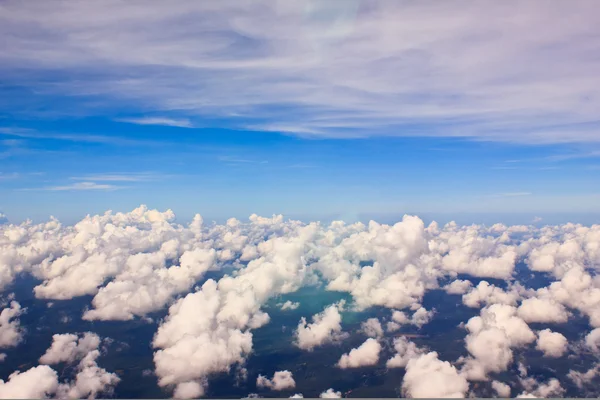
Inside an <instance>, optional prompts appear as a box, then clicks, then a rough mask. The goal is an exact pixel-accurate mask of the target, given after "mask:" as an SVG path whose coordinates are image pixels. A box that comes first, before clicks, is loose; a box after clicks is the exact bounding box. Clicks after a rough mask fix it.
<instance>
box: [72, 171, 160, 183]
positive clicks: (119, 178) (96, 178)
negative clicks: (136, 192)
mask: <svg viewBox="0 0 600 400" xmlns="http://www.w3.org/2000/svg"><path fill="white" fill-rule="evenodd" d="M160 177H162V176H161V175H159V174H153V173H125V174H123V173H111V174H92V175H86V176H73V177H71V178H69V179H71V180H75V181H88V182H89V181H92V182H144V181H150V180H155V179H157V178H160Z"/></svg>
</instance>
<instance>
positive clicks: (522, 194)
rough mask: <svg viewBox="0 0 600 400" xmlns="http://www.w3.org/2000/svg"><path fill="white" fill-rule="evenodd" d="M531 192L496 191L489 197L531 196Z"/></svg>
mask: <svg viewBox="0 0 600 400" xmlns="http://www.w3.org/2000/svg"><path fill="white" fill-rule="evenodd" d="M532 194H533V193H531V192H505V193H496V194H492V195H490V196H489V197H522V196H531V195H532Z"/></svg>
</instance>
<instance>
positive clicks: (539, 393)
mask: <svg viewBox="0 0 600 400" xmlns="http://www.w3.org/2000/svg"><path fill="white" fill-rule="evenodd" d="M521 384H522V385H523V386H524V387H525V392H523V393H521V394H520V395H518V396H517V397H518V398H528V397H529V398H546V397H561V396H562V395H563V394H564V392H565V390H564V389H563V387H562V386H561V385H560V382H559V381H558V379H556V378H551V379H550V380H548V382H547V383H540V382H537V381H536V380H535V379H533V378H526V379H521Z"/></svg>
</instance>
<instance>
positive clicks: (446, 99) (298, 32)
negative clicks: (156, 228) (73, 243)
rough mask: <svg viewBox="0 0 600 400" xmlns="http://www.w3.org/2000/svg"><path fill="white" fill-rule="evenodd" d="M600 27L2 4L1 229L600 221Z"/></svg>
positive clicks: (331, 6)
mask: <svg viewBox="0 0 600 400" xmlns="http://www.w3.org/2000/svg"><path fill="white" fill-rule="evenodd" d="M599 27H600V14H599V13H598V12H597V2H596V1H595V0H590V1H585V0H577V1H571V2H564V1H552V0H551V1H544V2H542V1H539V0H538V1H528V2H524V1H510V0H509V1H503V2H497V1H480V2H465V1H446V2H443V3H441V2H431V1H419V2H408V1H394V2H389V1H364V0H355V1H353V0H348V1H346V0H344V1H304V2H290V1H283V0H280V1H203V2H198V1H179V2H177V6H176V7H174V6H173V5H172V4H170V3H169V4H167V3H165V2H160V1H132V0H110V1H102V2H100V1H83V0H82V1H78V0H71V1H56V2H42V1H27V2H22V1H10V0H8V1H3V2H1V3H0V35H2V37H3V39H4V40H2V41H1V43H0V212H1V213H4V214H6V216H7V217H8V219H9V220H10V221H15V222H18V221H22V220H24V219H27V218H31V219H33V220H44V219H47V218H48V217H49V216H50V215H53V216H56V217H58V218H59V219H61V220H63V221H65V222H74V221H76V220H78V219H80V218H81V217H82V216H84V215H86V214H95V213H102V212H104V211H105V210H107V209H112V210H115V211H128V210H131V209H133V208H135V207H137V206H139V205H140V204H147V205H148V206H149V207H151V208H158V209H163V210H164V209H173V210H174V211H175V212H176V214H177V217H178V218H181V219H189V218H191V217H192V216H193V215H194V214H195V213H196V212H199V213H201V214H202V215H203V216H205V218H207V219H214V220H223V219H226V218H228V217H238V218H247V217H248V216H249V215H250V214H252V213H257V214H259V215H272V214H279V213H282V214H284V215H286V216H289V217H294V218H301V219H315V218H320V219H330V218H342V219H344V220H347V221H353V220H362V219H365V218H378V219H382V220H385V219H386V218H387V219H390V218H391V219H393V218H395V217H396V216H401V215H402V214H404V213H415V214H419V215H422V216H424V217H425V219H427V218H435V219H442V220H444V219H445V218H451V219H457V218H459V219H462V222H463V223H469V222H486V223H488V222H489V223H492V222H496V221H502V222H508V223H529V222H533V221H534V220H535V221H536V222H539V221H544V222H550V223H552V222H557V223H558V222H566V221H574V222H584V223H593V222H600V201H598V200H600V185H599V179H598V178H599V175H600V131H599V128H600V116H599V111H598V110H600V107H599V105H600V95H599V89H600V77H599V75H598V72H597V71H600V58H599V57H598V54H600V28H599ZM449 216H451V217H449Z"/></svg>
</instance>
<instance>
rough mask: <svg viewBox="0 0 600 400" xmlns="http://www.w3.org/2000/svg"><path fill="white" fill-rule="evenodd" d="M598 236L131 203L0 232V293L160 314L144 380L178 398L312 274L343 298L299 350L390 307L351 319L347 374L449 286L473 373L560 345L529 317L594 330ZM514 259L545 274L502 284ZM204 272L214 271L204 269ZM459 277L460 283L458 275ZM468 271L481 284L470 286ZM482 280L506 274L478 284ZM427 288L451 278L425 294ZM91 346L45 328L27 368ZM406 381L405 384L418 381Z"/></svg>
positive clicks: (225, 362) (398, 361)
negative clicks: (25, 277)
mask: <svg viewBox="0 0 600 400" xmlns="http://www.w3.org/2000/svg"><path fill="white" fill-rule="evenodd" d="M598 243H600V227H598V226H592V227H584V226H581V225H574V224H566V225H561V226H555V227H543V228H536V227H533V226H519V227H507V226H504V225H499V224H498V225H494V226H492V227H485V226H478V225H472V226H459V225H457V224H455V223H449V224H446V225H444V226H440V225H438V224H437V223H431V224H430V225H429V226H425V224H424V223H423V221H422V220H421V219H419V218H418V217H414V216H405V217H404V218H403V219H402V220H401V221H400V222H398V223H396V224H393V225H385V224H379V223H376V222H374V221H371V222H370V223H368V224H362V223H355V224H345V223H344V222H341V221H335V222H333V223H331V224H329V225H324V224H321V223H318V222H312V223H302V222H299V221H293V220H285V219H284V218H283V217H282V216H273V217H270V218H266V217H260V216H257V215H252V216H250V218H249V220H248V221H247V222H241V221H238V220H236V219H233V218H232V219H229V220H228V221H227V222H226V223H224V224H210V225H208V224H205V223H204V221H203V220H202V217H201V216H200V215H196V216H195V217H194V219H193V220H192V221H191V222H190V223H189V224H186V225H181V224H178V223H176V222H175V216H174V214H173V213H172V212H171V211H169V210H167V211H165V212H160V211H157V210H150V209H148V208H147V207H145V206H141V207H139V208H137V209H135V210H133V211H131V212H129V213H112V212H107V213H105V214H103V215H95V216H87V217H86V218H84V219H83V220H82V221H80V222H78V223H77V224H75V225H73V226H63V225H62V224H61V223H60V222H59V221H57V220H55V219H51V220H50V221H48V222H46V223H41V224H37V225H36V224H32V223H31V222H25V223H23V224H20V225H11V224H4V225H0V285H1V289H3V290H6V289H8V288H10V285H11V284H12V282H13V281H14V279H15V278H16V276H18V275H19V274H31V275H33V276H34V277H35V278H36V279H38V280H39V281H40V283H39V284H38V285H37V286H36V287H35V289H34V294H35V296H36V297H37V298H39V299H45V300H54V299H70V298H73V297H76V296H82V295H93V300H92V302H91V307H90V308H89V309H87V310H86V311H85V312H84V314H83V315H82V317H83V318H84V319H87V320H129V319H133V318H139V317H143V316H146V315H147V314H148V313H150V312H153V311H156V310H160V309H165V308H168V314H167V315H166V317H165V318H164V320H162V321H161V322H160V325H159V327H158V330H157V332H156V334H155V336H154V339H153V342H152V346H153V347H154V349H155V353H154V363H155V366H156V376H157V377H158V381H159V385H160V386H162V387H169V388H170V389H172V390H174V395H175V396H176V397H180V398H186V397H197V396H201V395H202V394H203V393H205V390H206V388H207V385H208V384H209V377H210V376H211V375H212V374H216V373H220V372H227V371H230V370H231V368H232V367H234V366H237V367H241V366H242V365H243V363H244V362H245V361H246V359H247V357H248V355H249V354H251V353H252V350H253V341H252V338H253V334H252V331H253V330H254V329H257V328H259V327H261V326H263V325H264V324H267V323H268V322H269V320H270V316H269V315H268V314H267V313H266V311H265V307H264V306H265V305H266V303H267V302H268V301H269V300H270V299H273V298H277V297H278V296H281V295H284V294H287V293H292V292H294V291H296V290H298V289H299V288H301V287H303V286H305V285H309V284H315V283H320V284H322V285H323V287H324V289H325V290H329V291H337V292H344V293H347V294H348V295H349V301H348V302H347V304H345V303H344V302H340V303H336V304H332V305H330V306H328V307H326V308H325V309H324V310H323V311H322V312H320V313H318V314H316V315H314V316H313V317H312V319H311V320H310V321H309V320H308V319H307V318H302V319H300V321H299V323H298V325H297V327H296V329H295V330H294V341H295V343H296V345H297V346H298V347H299V348H301V349H305V350H314V349H316V348H318V347H319V346H322V345H325V344H327V343H334V342H337V341H339V340H341V339H342V338H344V337H345V336H346V333H344V332H343V329H342V311H345V312H354V311H361V310H366V309H368V308H369V307H374V306H376V307H384V308H387V309H389V312H390V313H391V318H389V319H387V318H383V319H381V320H379V319H375V318H371V319H367V320H366V321H364V323H363V324H362V326H361V330H362V332H363V333H365V334H366V335H367V336H369V337H371V339H369V340H367V341H366V342H365V343H363V345H361V346H360V347H359V348H357V349H353V350H352V351H350V352H349V353H348V354H345V355H344V356H342V358H341V359H340V363H339V366H340V367H342V368H347V367H358V366H363V365H372V364H373V363H377V360H378V359H379V353H380V350H381V343H385V339H383V338H384V337H385V335H386V334H388V333H389V332H392V331H397V330H399V329H400V328H401V327H402V325H406V324H411V325H414V326H415V327H417V328H421V327H422V326H424V325H425V324H427V323H428V322H429V321H430V320H431V319H432V318H435V317H436V315H435V310H433V309H431V310H427V309H426V308H425V307H424V306H423V304H422V303H423V297H424V296H425V294H426V293H427V292H428V291H429V290H434V289H443V290H445V291H446V293H448V294H456V295H462V302H463V303H464V304H465V305H466V306H468V307H471V308H482V309H481V310H480V315H479V316H477V317H474V318H471V319H470V320H469V321H468V322H467V323H466V324H465V328H466V330H467V335H466V338H465V344H466V350H467V351H468V353H469V356H468V357H465V358H462V359H459V360H456V361H457V364H461V365H462V367H461V369H460V373H459V375H460V379H468V380H488V379H489V377H490V373H495V372H502V371H506V370H507V368H508V367H509V365H510V364H511V363H512V362H513V350H512V349H514V348H522V347H526V346H529V345H532V344H533V343H534V342H536V341H537V343H536V345H535V346H536V347H537V348H538V349H539V350H540V351H542V352H543V353H544V354H545V355H546V356H549V357H559V356H561V355H563V354H565V352H566V351H568V350H569V348H568V346H567V343H566V341H565V340H563V339H564V337H562V336H561V335H560V334H558V333H555V332H551V331H549V330H547V329H541V330H540V331H539V332H538V333H537V335H536V333H535V332H534V331H532V330H531V329H530V328H529V326H528V325H527V324H528V323H543V324H559V323H564V322H567V321H569V318H571V315H572V314H574V313H576V312H580V313H582V314H583V315H586V316H587V317H588V318H589V320H590V323H591V325H592V326H593V327H595V328H598V327H599V326H600V311H599V310H600V279H598V278H597V275H596V273H597V271H598V270H599V269H600V246H599V245H598ZM519 261H524V262H525V265H527V267H529V268H530V269H531V270H532V271H534V272H540V271H541V272H544V273H546V274H548V276H549V277H552V278H553V279H554V281H552V282H551V283H550V284H548V285H547V286H546V287H541V288H538V289H532V288H526V287H524V286H523V285H522V284H521V283H519V282H515V280H514V278H515V277H517V275H516V274H515V265H516V263H518V262H519ZM219 270H220V273H219V275H218V276H219V277H218V278H217V277H214V278H212V279H208V280H206V278H205V277H204V276H205V274H206V273H207V272H209V271H219ZM459 274H464V275H465V276H466V277H463V276H461V277H460V278H461V279H457V276H458V275H459ZM468 276H472V277H478V278H483V279H482V280H481V281H480V282H479V283H478V284H477V285H476V286H474V285H473V284H472V283H471V281H470V280H469V278H468ZM492 278H500V279H503V280H505V281H506V282H507V283H506V285H505V286H502V287H501V284H499V283H495V284H490V283H489V282H488V280H489V279H492ZM485 279H488V280H485ZM441 281H446V282H448V281H449V282H450V283H449V284H448V285H446V286H444V287H443V288H440V282H441ZM298 307H299V304H298V303H294V302H292V301H289V300H288V301H286V302H284V303H282V304H278V308H279V309H280V310H293V309H297V308H298ZM21 312H22V310H20V307H19V306H18V303H11V306H10V307H8V308H6V309H4V310H3V311H2V314H1V317H0V339H1V340H2V342H0V343H4V344H3V346H7V345H9V343H14V344H18V341H19V340H20V338H21V337H22V330H21V329H20V328H19V323H18V319H17V317H18V315H19V313H21ZM384 326H385V328H386V329H385V331H386V332H384V329H383V327H384ZM536 329H540V328H536ZM5 338H7V339H5ZM599 338H600V334H599V333H597V330H593V331H591V332H590V333H589V335H588V336H587V338H586V340H585V342H586V345H587V346H588V347H589V348H590V349H591V350H592V351H593V352H598V348H599V347H598V346H599V345H600V339H599ZM92 339H93V336H86V335H84V336H82V337H79V336H73V335H71V336H64V335H59V336H58V337H57V338H55V341H54V342H53V344H52V347H51V348H50V349H49V350H48V352H47V354H45V355H44V356H43V357H42V360H41V362H47V363H53V362H59V361H56V360H62V361H60V362H73V360H75V359H77V360H83V359H85V358H86V356H85V355H83V354H84V353H88V354H89V353H93V352H94V350H92V348H93V347H94V346H93V343H90V344H89V345H86V343H88V341H91V340H92ZM11 345H13V344H11ZM82 346H83V347H82ZM85 346H88V347H85ZM0 347H1V346H0ZM394 349H395V355H394V356H393V357H392V358H391V359H389V360H388V361H387V364H388V367H390V368H392V367H405V368H407V369H408V368H409V365H410V363H411V361H412V360H417V359H422V360H423V361H421V363H422V365H421V364H419V365H421V366H420V367H419V368H421V369H427V368H432V369H433V370H435V371H438V369H440V370H442V371H445V372H440V374H441V375H439V376H440V379H441V380H442V381H445V380H447V379H448V380H449V381H452V382H454V375H453V373H450V372H449V371H450V370H449V369H448V368H446V367H445V365H446V364H445V363H444V362H441V361H439V360H438V359H437V356H435V357H433V356H430V355H429V356H428V357H427V358H424V357H425V356H426V355H427V353H426V351H425V350H423V349H419V348H417V347H416V346H415V345H414V344H413V343H412V342H409V341H406V339H403V338H397V339H396V340H395V341H394ZM375 354H376V356H375ZM429 354H431V353H429ZM82 355H83V356H82ZM57 357H58V358H57ZM60 357H62V358H60ZM65 357H66V358H65ZM432 357H433V358H435V360H437V361H434V360H433V359H432ZM94 360H95V359H94V358H93V357H91V356H90V357H88V361H87V364H86V365H87V367H86V366H82V367H81V368H82V371H83V370H84V369H86V368H87V371H91V372H90V373H92V372H93V371H92V370H93V368H92V365H93V363H94V362H95V361H94ZM373 360H374V361H373ZM81 362H83V361H81ZM438 367H439V368H438ZM451 367H452V366H451ZM419 368H417V369H416V370H415V369H413V375H414V374H417V372H414V371H418V370H419ZM452 368H454V367H452ZM36 371H38V370H36ZM39 371H42V372H43V369H41V370H39ZM39 371H38V372H36V373H40V372H39ZM25 373H26V372H22V373H21V374H25ZM93 374H96V375H98V376H107V375H106V374H104V373H102V372H101V371H100V372H99V371H96V372H93ZM436 374H437V372H436ZM96 375H94V376H96ZM417 375H418V374H417ZM436 376H437V375H436ZM450 376H452V378H448V377H450ZM409 377H410V375H409ZM19 379H22V378H19ZM82 379H83V378H82ZM102 379H104V378H99V380H100V381H102ZM265 379H266V378H265ZM108 380H109V381H110V379H108ZM269 381H270V382H272V380H269ZM407 382H409V383H407V384H406V387H407V388H408V389H406V390H409V389H410V393H413V392H414V393H419V392H420V391H421V390H423V391H425V390H426V388H420V385H418V384H417V383H415V382H413V381H411V380H410V379H409V380H408V381H407ZM456 382H459V380H457V381H456ZM460 382H462V381H460ZM108 383H109V384H107V385H108V386H110V385H111V384H112V383H111V382H108ZM449 385H450V384H449ZM496 386H498V385H496ZM498 387H499V386H498ZM462 388H463V386H462V384H459V383H457V384H456V385H455V386H452V385H450V386H449V389H448V390H446V389H444V390H443V391H442V392H443V393H446V392H448V393H450V394H453V393H458V392H460V393H463V394H464V393H466V389H465V390H462ZM532 390H533V391H534V389H532ZM530 392H531V391H530ZM426 393H427V392H426Z"/></svg>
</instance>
